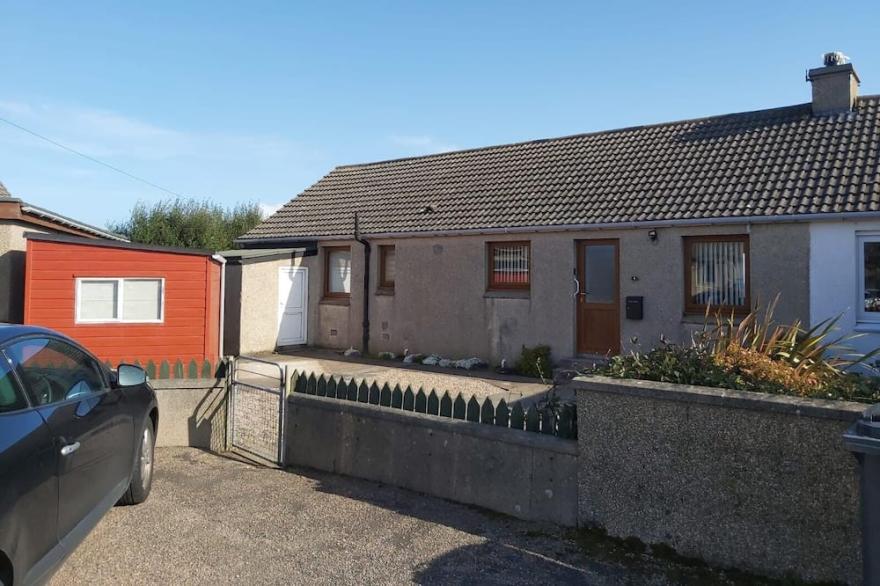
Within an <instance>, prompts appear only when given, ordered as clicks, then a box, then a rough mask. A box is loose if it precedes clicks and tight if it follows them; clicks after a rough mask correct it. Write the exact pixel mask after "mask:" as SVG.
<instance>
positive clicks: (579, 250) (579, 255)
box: [574, 238, 622, 354]
mask: <svg viewBox="0 0 880 586" xmlns="http://www.w3.org/2000/svg"><path fill="white" fill-rule="evenodd" d="M592 244H613V245H614V299H615V302H614V304H613V305H614V308H615V311H616V312H617V320H616V321H615V325H616V332H615V335H614V338H613V339H614V346H612V347H611V348H609V351H610V353H611V354H619V353H620V332H621V319H622V314H621V311H620V239H619V238H594V239H590V238H584V239H578V240H575V247H576V254H575V262H576V265H575V269H574V270H575V279H576V280H577V285H578V294H577V295H575V299H574V311H575V332H574V335H575V341H574V346H575V353H576V354H595V352H592V351H590V350H585V349H584V348H583V346H582V345H581V340H582V339H583V337H582V333H583V331H584V330H583V328H585V327H586V324H584V323H583V320H584V318H583V314H582V312H581V301H580V300H581V297H582V296H583V295H585V290H586V283H585V282H584V280H585V278H586V275H585V274H584V270H583V267H584V260H585V254H584V248H585V247H587V246H590V245H592ZM603 305H612V304H603Z"/></svg>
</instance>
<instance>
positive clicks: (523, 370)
mask: <svg viewBox="0 0 880 586" xmlns="http://www.w3.org/2000/svg"><path fill="white" fill-rule="evenodd" d="M513 368H514V370H516V372H517V373H518V374H521V375H523V376H530V377H533V378H545V377H547V376H550V374H551V373H552V368H553V362H552V361H551V360H550V346H545V345H539V346H534V347H532V348H526V347H525V346H523V347H522V352H521V353H520V355H519V359H518V360H517V361H516V364H515V365H514V367H513Z"/></svg>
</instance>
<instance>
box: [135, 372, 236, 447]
mask: <svg viewBox="0 0 880 586" xmlns="http://www.w3.org/2000/svg"><path fill="white" fill-rule="evenodd" d="M150 385H151V386H152V387H153V389H155V391H156V397H157V399H158V401H159V430H158V431H157V433H156V445H157V446H162V447H164V446H190V447H195V448H205V449H209V450H213V451H217V452H221V451H223V450H225V449H226V380H225V379H213V378H207V379H168V380H166V379H163V380H151V381H150Z"/></svg>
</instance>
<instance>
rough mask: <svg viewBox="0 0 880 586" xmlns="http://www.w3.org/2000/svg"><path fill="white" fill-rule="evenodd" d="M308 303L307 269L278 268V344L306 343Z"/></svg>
mask: <svg viewBox="0 0 880 586" xmlns="http://www.w3.org/2000/svg"><path fill="white" fill-rule="evenodd" d="M308 304H309V270H308V269H306V268H302V267H296V268H294V267H282V268H280V269H278V342H277V345H278V346H289V345H291V344H305V343H306V334H307V332H306V326H307V323H308Z"/></svg>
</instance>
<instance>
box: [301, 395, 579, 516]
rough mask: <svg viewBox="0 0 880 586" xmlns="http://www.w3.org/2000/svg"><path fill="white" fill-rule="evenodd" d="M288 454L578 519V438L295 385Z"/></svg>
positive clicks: (330, 467)
mask: <svg viewBox="0 0 880 586" xmlns="http://www.w3.org/2000/svg"><path fill="white" fill-rule="evenodd" d="M288 406H289V409H288V423H287V434H286V461H287V463H288V464H295V465H300V466H308V467H311V468H316V469H318V470H325V471H327V472H334V473H337V474H345V475H348V476H356V477H359V478H366V479H368V480H376V481H379V482H384V483H386V484H391V485H394V486H399V487H402V488H408V489H411V490H415V491H418V492H423V493H426V494H430V495H433V496H438V497H441V498H446V499H449V500H453V501H457V502H460V503H466V504H472V505H477V506H481V507H485V508H487V509H491V510H493V511H498V512H500V513H506V514H508V515H512V516H514V517H518V518H520V519H526V520H535V521H551V522H554V523H558V524H560V525H567V526H573V525H575V523H576V521H577V449H578V447H577V442H575V441H573V440H565V439H560V438H556V437H552V436H547V435H543V434H537V433H530V432H526V431H520V430H514V429H508V428H502V427H496V426H494V425H487V424H483V423H474V422H471V421H466V420H461V419H448V418H445V417H442V418H441V417H436V416H431V415H422V414H420V413H413V412H403V411H400V410H396V409H390V408H386V407H381V406H378V405H371V404H367V403H358V402H353V401H341V400H338V399H328V398H324V397H317V396H312V395H305V394H301V393H295V394H293V395H291V396H290V398H289V403H288Z"/></svg>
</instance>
